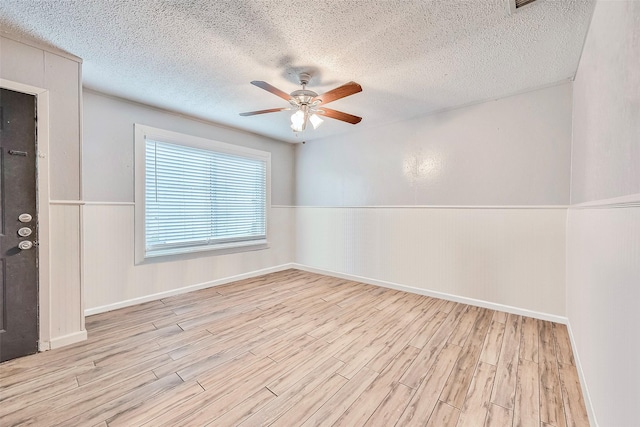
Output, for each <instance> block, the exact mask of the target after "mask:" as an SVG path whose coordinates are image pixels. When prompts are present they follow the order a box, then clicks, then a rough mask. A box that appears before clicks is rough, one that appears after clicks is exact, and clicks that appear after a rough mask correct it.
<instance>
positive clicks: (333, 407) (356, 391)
mask: <svg viewBox="0 0 640 427" xmlns="http://www.w3.org/2000/svg"><path fill="white" fill-rule="evenodd" d="M377 376H378V373H377V372H376V371H372V370H371V369H369V368H362V369H361V370H360V372H358V373H357V374H356V375H355V376H354V377H353V378H352V379H351V380H349V381H348V382H347V383H346V384H345V385H344V386H343V387H341V388H340V390H338V391H337V392H336V394H334V395H333V396H331V398H330V399H329V400H327V401H326V402H325V403H324V404H323V405H322V406H321V407H320V408H319V409H318V410H317V411H316V412H315V413H314V414H313V415H311V417H309V418H308V419H307V420H306V421H305V422H304V424H302V425H303V426H306V427H309V426H331V425H333V423H334V422H335V421H336V420H337V419H338V418H340V416H342V414H343V413H344V412H345V411H346V410H347V409H348V408H349V406H351V405H352V404H353V402H354V401H355V400H356V399H357V398H358V396H360V394H361V393H362V392H363V391H364V390H366V389H367V387H369V385H370V384H371V383H372V382H373V381H374V380H375V379H376V377H377Z"/></svg>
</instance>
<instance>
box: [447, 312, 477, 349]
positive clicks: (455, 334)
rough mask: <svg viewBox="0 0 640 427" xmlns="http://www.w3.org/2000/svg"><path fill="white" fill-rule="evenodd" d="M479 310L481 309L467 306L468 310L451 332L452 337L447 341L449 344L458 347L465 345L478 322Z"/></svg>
mask: <svg viewBox="0 0 640 427" xmlns="http://www.w3.org/2000/svg"><path fill="white" fill-rule="evenodd" d="M479 310H480V309H479V308H478V307H472V306H467V310H466V311H465V312H464V314H463V315H462V316H460V320H459V321H458V324H457V325H456V327H455V328H454V329H453V331H452V332H451V335H450V336H449V339H448V340H447V342H448V343H450V344H453V345H457V346H458V347H463V346H464V343H465V341H466V340H467V337H468V336H469V333H470V332H471V328H472V327H473V324H474V323H475V322H476V318H477V317H478V312H479Z"/></svg>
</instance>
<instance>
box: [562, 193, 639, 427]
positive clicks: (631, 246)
mask: <svg viewBox="0 0 640 427" xmlns="http://www.w3.org/2000/svg"><path fill="white" fill-rule="evenodd" d="M619 199H620V198H618V199H612V200H607V201H600V203H599V204H598V202H592V203H590V204H588V205H586V204H585V205H586V206H585V205H577V206H576V207H572V208H570V209H569V213H568V221H567V249H568V250H567V254H568V256H567V316H568V317H569V321H570V325H571V329H570V330H571V331H572V338H573V346H574V354H575V356H576V362H577V363H576V365H577V366H578V371H579V373H580V374H581V376H582V379H583V382H582V383H583V385H584V386H585V389H584V390H583V394H584V395H585V400H587V402H586V403H587V408H588V409H590V412H591V414H590V415H591V417H592V418H591V419H592V424H593V425H598V424H596V420H595V414H598V418H597V423H599V425H602V426H630V425H636V424H637V421H638V411H637V406H638V402H639V401H640V400H639V399H640V365H639V364H638V360H640V333H639V332H638V325H640V310H638V302H639V301H640V194H635V195H632V196H628V197H626V202H624V203H618V202H619Z"/></svg>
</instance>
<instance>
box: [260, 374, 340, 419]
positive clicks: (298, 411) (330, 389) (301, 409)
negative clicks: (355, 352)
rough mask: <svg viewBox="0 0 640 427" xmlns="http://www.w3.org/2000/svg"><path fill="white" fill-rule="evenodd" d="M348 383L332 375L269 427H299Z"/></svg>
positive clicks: (338, 376)
mask: <svg viewBox="0 0 640 427" xmlns="http://www.w3.org/2000/svg"><path fill="white" fill-rule="evenodd" d="M347 382H349V380H347V379H346V378H345V377H343V376H342V375H338V374H333V375H332V376H331V377H329V379H328V380H326V381H325V382H324V383H322V384H321V385H320V386H318V387H317V388H316V389H315V391H314V393H309V394H307V395H305V396H303V397H302V399H301V400H300V401H298V403H296V404H295V405H293V407H291V408H290V409H289V410H287V411H286V412H285V413H284V414H282V415H281V416H280V417H279V418H277V419H276V420H275V421H274V422H273V423H272V424H271V426H273V427H278V426H279V427H291V426H300V425H302V424H303V423H304V422H305V421H306V420H308V419H309V418H310V417H311V416H312V415H313V414H314V413H316V412H317V411H318V410H319V408H321V407H322V406H323V405H324V404H325V403H326V402H327V401H328V400H330V399H331V398H332V397H333V396H335V394H336V393H337V392H338V391H339V390H341V389H342V388H343V387H344V386H345V385H346V384H347Z"/></svg>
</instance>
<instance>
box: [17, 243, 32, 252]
mask: <svg viewBox="0 0 640 427" xmlns="http://www.w3.org/2000/svg"><path fill="white" fill-rule="evenodd" d="M18 247H19V248H20V249H22V250H23V251H25V250H27V249H31V248H32V247H33V242H30V241H28V240H23V241H22V242H20V243H18Z"/></svg>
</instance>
